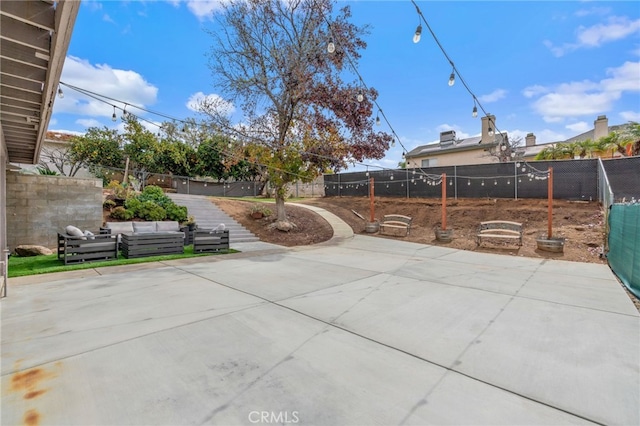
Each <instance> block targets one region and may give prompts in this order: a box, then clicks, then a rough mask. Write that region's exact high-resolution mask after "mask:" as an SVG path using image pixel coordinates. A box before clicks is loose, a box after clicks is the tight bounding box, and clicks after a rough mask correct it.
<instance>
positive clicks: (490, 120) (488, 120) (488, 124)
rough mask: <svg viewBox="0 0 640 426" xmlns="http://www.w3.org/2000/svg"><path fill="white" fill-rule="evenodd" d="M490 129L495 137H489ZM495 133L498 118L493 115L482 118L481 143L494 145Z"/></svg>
mask: <svg viewBox="0 0 640 426" xmlns="http://www.w3.org/2000/svg"><path fill="white" fill-rule="evenodd" d="M489 129H491V131H492V132H493V135H491V136H489ZM495 131H496V117H495V116H493V115H491V114H488V115H486V116H484V117H482V139H481V140H480V143H483V144H488V143H493V142H494V141H495Z"/></svg>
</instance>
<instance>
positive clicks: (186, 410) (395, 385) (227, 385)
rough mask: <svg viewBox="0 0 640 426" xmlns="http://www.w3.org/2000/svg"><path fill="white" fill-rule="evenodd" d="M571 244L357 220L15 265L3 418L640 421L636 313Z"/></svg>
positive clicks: (611, 280) (6, 311) (5, 329)
mask: <svg viewBox="0 0 640 426" xmlns="http://www.w3.org/2000/svg"><path fill="white" fill-rule="evenodd" d="M567 263H569V262H559V261H542V260H539V259H524V258H520V257H512V256H497V255H492V254H490V253H474V252H461V251H458V250H453V249H449V248H444V247H431V246H427V245H420V244H414V243H407V242H402V241H398V240H393V239H382V238H373V237H367V236H358V235H356V236H354V237H351V238H349V237H344V238H341V239H336V240H334V241H333V242H331V243H329V244H321V245H318V246H314V247H311V248H304V249H284V248H281V247H280V248H278V247H265V246H261V247H257V246H256V248H255V251H252V252H246V253H239V254H238V255H229V256H221V257H219V258H217V259H212V258H209V257H208V258H203V259H202V261H200V262H197V261H195V260H194V259H187V260H185V261H183V262H180V261H171V263H170V264H167V263H159V264H156V267H155V268H149V269H139V270H136V269H127V268H125V269H123V270H121V271H115V270H110V271H109V272H108V273H105V274H102V275H100V274H99V272H100V271H99V269H96V271H97V272H96V273H95V274H94V275H90V276H85V277H82V278H78V277H67V276H64V275H56V276H55V277H52V280H51V281H50V282H40V283H36V284H28V281H26V280H22V281H20V283H19V284H18V283H17V282H15V281H14V280H10V282H9V286H10V287H9V297H8V298H6V299H3V300H2V301H1V302H0V303H1V305H0V307H1V308H2V312H1V319H2V326H1V327H2V328H1V331H2V336H1V342H0V343H1V344H2V347H1V352H2V353H1V355H2V392H3V394H2V407H1V408H2V413H1V418H0V420H1V423H2V424H21V423H28V422H30V421H34V420H37V422H38V423H41V424H105V425H107V424H108V425H114V424H117V425H120V424H158V425H165V424H167V425H169V424H171V425H175V424H193V423H195V424H247V425H250V424H256V423H257V422H256V419H258V420H260V421H261V422H262V423H267V421H270V422H271V423H274V422H275V423H288V424H292V423H299V424H314V425H342V424H344V425H350V424H354V425H356V424H357V425H361V424H442V423H448V424H574V423H581V424H584V423H589V422H596V423H601V424H621V425H627V424H639V423H640V414H639V413H638V405H637V401H638V400H639V399H640V347H639V346H640V345H639V343H638V340H639V339H638V336H639V335H640V316H639V315H638V312H637V311H636V310H635V308H634V307H633V304H632V303H631V301H630V300H629V299H628V297H627V296H626V294H625V293H624V290H623V289H622V287H621V286H620V284H619V283H618V282H617V280H616V278H615V277H614V276H613V274H612V273H611V271H609V270H608V268H607V267H606V266H603V265H588V266H586V267H584V268H581V267H580V265H584V264H569V265H566V264H567ZM585 271H587V272H585ZM40 279H41V278H40ZM38 280H39V279H36V280H35V281H38ZM264 413H266V416H267V417H266V418H265V417H263V416H264V415H265V414H264ZM256 416H258V417H256ZM294 420H295V421H294Z"/></svg>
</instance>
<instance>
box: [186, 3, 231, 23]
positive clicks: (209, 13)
mask: <svg viewBox="0 0 640 426" xmlns="http://www.w3.org/2000/svg"><path fill="white" fill-rule="evenodd" d="M223 4H224V1H223V0H187V8H188V9H189V10H190V11H191V13H193V14H194V15H196V16H197V17H198V19H200V20H204V19H211V18H212V17H213V15H214V13H216V12H217V11H219V10H221V9H222V5H223Z"/></svg>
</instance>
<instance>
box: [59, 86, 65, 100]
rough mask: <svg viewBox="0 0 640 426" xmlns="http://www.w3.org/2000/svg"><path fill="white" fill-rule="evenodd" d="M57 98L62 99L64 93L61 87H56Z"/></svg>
mask: <svg viewBox="0 0 640 426" xmlns="http://www.w3.org/2000/svg"><path fill="white" fill-rule="evenodd" d="M58 97H59V98H60V99H62V98H64V93H63V92H62V88H61V87H58Z"/></svg>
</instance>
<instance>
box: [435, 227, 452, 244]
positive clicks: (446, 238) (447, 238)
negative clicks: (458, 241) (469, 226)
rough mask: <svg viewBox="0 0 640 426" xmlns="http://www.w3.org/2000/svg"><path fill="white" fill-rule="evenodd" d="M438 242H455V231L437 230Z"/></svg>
mask: <svg viewBox="0 0 640 426" xmlns="http://www.w3.org/2000/svg"><path fill="white" fill-rule="evenodd" d="M435 233H436V240H438V241H441V242H443V243H450V242H451V240H453V229H440V228H435Z"/></svg>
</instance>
